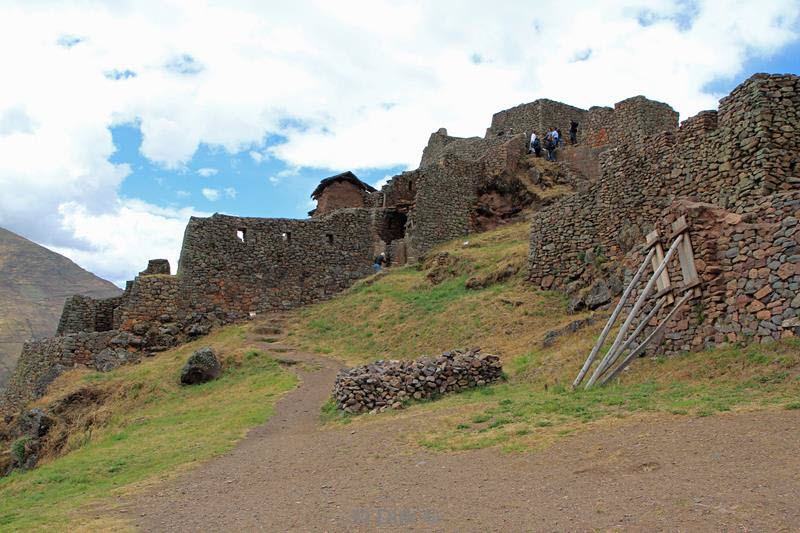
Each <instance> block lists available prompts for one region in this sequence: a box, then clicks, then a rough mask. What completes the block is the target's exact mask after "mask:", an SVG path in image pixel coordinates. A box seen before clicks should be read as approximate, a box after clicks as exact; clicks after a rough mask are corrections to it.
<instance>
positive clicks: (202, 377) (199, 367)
mask: <svg viewBox="0 0 800 533" xmlns="http://www.w3.org/2000/svg"><path fill="white" fill-rule="evenodd" d="M221 373H222V366H220V364H219V361H218V360H217V356H216V355H215V354H214V350H212V349H211V348H208V347H205V348H201V349H199V350H197V351H196V352H194V353H193V354H192V355H191V357H189V360H188V361H186V365H184V367H183V368H182V369H181V383H183V384H184V385H197V384H198V383H206V382H208V381H211V380H214V379H217V378H218V377H219V375H220V374H221Z"/></svg>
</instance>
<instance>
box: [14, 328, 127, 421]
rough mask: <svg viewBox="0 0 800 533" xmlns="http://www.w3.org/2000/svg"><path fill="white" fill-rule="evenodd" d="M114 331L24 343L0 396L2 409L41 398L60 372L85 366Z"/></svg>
mask: <svg viewBox="0 0 800 533" xmlns="http://www.w3.org/2000/svg"><path fill="white" fill-rule="evenodd" d="M118 333H119V332H118V331H113V330H112V331H104V332H94V333H76V334H73V335H66V336H61V337H51V338H49V339H43V340H37V341H29V342H26V343H25V345H24V346H23V348H22V354H20V357H19V361H18V362H17V366H16V368H15V369H14V373H13V374H12V375H11V379H10V380H9V382H8V386H7V387H6V389H5V390H4V391H3V395H2V397H0V405H1V406H3V407H4V408H19V407H22V406H23V405H25V404H26V403H28V402H29V401H31V400H34V399H36V398H39V397H41V396H42V395H43V394H44V392H45V390H46V389H47V386H48V385H49V384H50V383H51V382H52V381H53V380H54V379H55V378H57V377H58V376H59V375H60V374H61V373H62V372H64V371H65V370H67V369H70V368H72V367H74V366H76V365H79V364H82V365H87V364H89V363H90V362H91V360H92V356H93V355H94V354H96V353H99V352H101V351H102V350H103V349H104V348H106V347H107V346H108V345H109V343H110V341H111V339H112V338H113V337H114V336H115V335H117V334H118Z"/></svg>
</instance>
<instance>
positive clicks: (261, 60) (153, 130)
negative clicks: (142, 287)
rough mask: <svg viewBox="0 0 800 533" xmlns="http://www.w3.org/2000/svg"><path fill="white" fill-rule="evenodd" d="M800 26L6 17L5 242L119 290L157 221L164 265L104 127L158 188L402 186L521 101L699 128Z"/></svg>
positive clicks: (521, 6) (324, 13) (735, 11)
mask: <svg viewBox="0 0 800 533" xmlns="http://www.w3.org/2000/svg"><path fill="white" fill-rule="evenodd" d="M799 13H800V6H799V5H798V2H797V1H796V0H767V1H763V2H740V1H737V2H732V1H727V0H698V1H692V2H687V1H685V0H653V1H650V2H646V3H645V2H642V1H641V0H614V1H609V2H595V1H588V0H586V1H577V0H576V1H574V2H568V3H558V2H555V3H550V4H548V6H547V9H546V10H544V11H542V10H536V9H531V4H530V2H527V1H521V0H520V1H508V2H502V3H499V4H497V3H487V2H466V3H465V2H461V1H456V0H450V1H446V0H442V1H437V2H431V3H405V2H396V1H391V0H371V1H360V2H353V3H345V4H342V3H330V2H314V1H309V2H301V1H298V2H291V3H290V2H285V3H272V2H270V3H259V2H249V1H245V0H241V1H235V0H231V1H230V2H225V3H220V2H212V1H210V0H208V1H203V0H196V1H191V2H189V1H179V0H143V1H142V2H135V3H120V2H99V1H92V0H87V1H85V2H75V3H73V2H70V3H35V2H27V1H17V2H13V1H12V2H4V3H3V5H2V6H1V7H0V20H3V22H4V24H3V31H2V32H0V47H2V49H3V50H14V51H15V53H4V54H0V72H3V82H2V83H0V190H2V191H3V194H2V195H0V226H3V227H7V228H9V229H11V230H12V231H16V232H17V233H20V234H23V235H24V236H26V237H28V238H31V239H33V240H35V241H37V242H40V243H42V244H45V245H48V246H51V247H54V248H57V249H59V250H64V251H65V253H67V255H68V256H70V257H71V258H73V259H77V260H79V261H84V264H85V265H89V266H90V267H92V268H95V266H96V268H100V267H102V268H106V265H107V267H108V268H110V269H112V270H108V271H105V270H100V271H99V272H100V273H101V274H105V275H108V276H111V277H114V276H117V274H116V272H118V270H113V269H117V268H118V267H119V265H121V264H122V262H124V261H127V260H130V261H131V264H130V265H129V267H128V268H129V270H128V272H129V273H131V274H132V273H135V272H136V271H137V270H138V269H141V264H140V263H141V261H140V259H139V258H138V257H137V258H133V257H131V256H130V254H129V253H128V252H126V251H125V250H124V249H123V248H124V247H126V246H130V247H138V248H140V249H147V248H149V247H150V244H149V243H150V240H149V236H143V237H141V238H139V239H140V240H136V238H135V236H134V235H132V234H130V235H126V238H127V239H129V240H127V241H124V242H123V239H122V237H121V235H123V234H124V233H118V234H119V235H120V240H119V244H118V245H112V244H111V243H110V242H109V239H112V238H113V234H111V235H107V234H106V233H105V231H106V228H121V227H123V225H124V224H132V223H134V222H135V221H148V222H146V224H151V226H143V227H147V228H150V229H153V230H155V228H156V227H158V226H159V225H158V224H157V223H156V221H161V222H163V225H162V228H161V229H160V230H158V231H159V234H160V235H163V234H164V232H166V231H171V232H172V234H171V235H170V237H169V239H166V237H165V239H166V240H165V241H164V244H163V246H167V244H166V243H167V242H169V243H172V244H171V245H174V246H176V247H177V246H178V243H179V242H180V236H181V235H182V232H183V227H182V222H179V221H180V220H184V218H185V217H184V218H181V217H183V216H184V215H180V216H178V215H176V214H175V213H174V212H170V213H159V212H156V211H155V210H154V208H153V206H145V205H137V204H132V203H130V201H129V200H125V199H121V198H120V196H119V192H118V191H119V186H120V184H121V183H122V182H123V180H124V179H125V178H126V176H127V175H128V174H129V172H130V169H129V168H128V167H127V166H126V165H121V164H114V163H111V162H110V161H109V157H110V156H111V155H112V154H113V152H114V146H113V143H112V138H111V134H110V132H109V127H112V126H114V125H118V124H123V123H131V122H135V123H136V124H138V125H139V126H140V128H141V132H142V144H141V147H140V151H141V153H142V155H144V156H145V157H146V158H148V159H149V160H151V161H152V162H153V163H155V164H157V165H160V166H162V167H164V168H165V169H182V168H185V165H187V163H188V162H189V161H190V160H191V158H192V156H193V154H194V153H195V152H196V151H197V149H198V146H200V144H201V143H204V144H206V145H209V146H213V147H215V148H221V149H224V150H226V151H228V152H230V153H240V152H243V153H245V154H247V153H249V154H250V157H251V158H252V159H253V161H255V162H256V163H258V162H260V161H263V159H264V158H266V157H274V158H277V159H280V160H282V161H283V162H284V163H286V164H287V165H289V168H290V170H289V171H287V172H288V173H286V174H284V175H282V174H283V173H278V174H275V175H272V176H269V178H268V179H269V181H271V182H273V183H280V182H281V181H282V180H284V179H288V178H290V177H292V175H294V174H292V173H293V172H294V173H295V174H296V173H297V170H296V169H300V168H309V167H319V168H329V169H347V168H352V169H354V170H358V169H363V168H378V167H388V166H406V167H410V168H413V167H415V166H416V165H417V164H418V162H419V158H420V155H421V151H422V148H423V146H424V145H425V143H426V141H427V138H428V135H429V134H430V132H432V131H435V130H436V129H438V128H439V127H442V126H445V127H447V128H448V131H449V132H450V133H451V134H454V135H465V136H467V135H481V134H482V133H483V131H484V130H485V128H486V127H487V126H488V124H489V121H490V119H491V115H492V113H494V112H496V111H498V110H500V109H505V108H508V107H511V106H513V105H516V104H519V103H522V102H529V101H531V100H534V99H536V98H552V99H556V100H560V101H564V102H567V103H571V104H573V105H578V106H581V107H589V106H592V105H611V104H613V103H614V102H616V101H619V100H621V99H623V98H626V97H629V96H632V95H636V94H644V95H646V96H648V97H650V98H653V99H657V100H661V101H665V102H669V103H670V104H672V105H673V106H674V107H675V108H676V109H677V110H679V111H680V112H681V114H682V118H686V117H687V116H689V115H691V114H694V113H696V112H698V111H700V110H702V109H708V108H713V107H715V106H716V103H717V99H718V98H719V97H720V96H721V95H716V94H709V93H708V92H706V91H705V90H704V88H705V87H706V86H707V85H708V84H709V82H712V81H714V80H717V79H719V78H726V77H731V76H734V75H736V74H738V73H739V71H740V70H741V68H742V67H743V65H744V63H745V61H747V60H748V59H750V58H753V57H765V56H768V55H770V54H773V53H775V52H777V51H779V50H780V49H781V48H782V47H783V46H785V45H786V44H788V43H790V42H792V41H793V40H796V39H797V37H798V35H797V23H798V17H799V16H800V15H799ZM142 36H147V38H146V39H144V38H142ZM32 66H35V67H32ZM274 139H279V140H280V143H279V144H275V142H274ZM267 140H270V141H269V142H267ZM254 154H256V155H254ZM207 191H214V192H212V193H211V195H212V196H214V198H215V199H217V198H219V197H220V194H224V195H227V196H229V197H231V196H230V193H228V192H226V191H225V190H224V189H223V190H222V192H220V190H218V189H206V190H203V195H204V196H205V197H207V198H208V194H206V192H207ZM234 194H235V193H234ZM87 221H89V222H87ZM99 222H102V223H99ZM136 223H138V222H136ZM142 224H145V222H142ZM134 225H135V224H134ZM160 246H161V245H160ZM98 250H102V253H101V252H99V251H98ZM154 250H157V251H158V252H159V253H161V251H162V250H161V249H156V248H154ZM163 252H164V253H163V254H161V255H167V253H166V250H163ZM175 254H177V249H176V250H175V251H174V252H173V256H174V255H175ZM146 255H150V256H153V255H159V254H156V253H147V254H146ZM87 261H89V262H87ZM112 263H113V264H112ZM93 265H95V266H93ZM106 272H107V273H106ZM114 279H116V278H114Z"/></svg>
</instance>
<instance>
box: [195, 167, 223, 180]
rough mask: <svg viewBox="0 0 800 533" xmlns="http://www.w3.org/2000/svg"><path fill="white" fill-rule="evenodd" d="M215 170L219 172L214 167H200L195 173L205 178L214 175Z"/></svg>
mask: <svg viewBox="0 0 800 533" xmlns="http://www.w3.org/2000/svg"><path fill="white" fill-rule="evenodd" d="M217 172H219V170H217V169H216V168H201V169H198V170H197V173H198V174H200V175H201V176H203V177H205V178H207V177H209V176H214V175H215V174H216V173H217Z"/></svg>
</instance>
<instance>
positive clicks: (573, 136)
mask: <svg viewBox="0 0 800 533" xmlns="http://www.w3.org/2000/svg"><path fill="white" fill-rule="evenodd" d="M569 142H570V143H572V144H578V123H577V122H575V121H574V120H571V121H570V122H569Z"/></svg>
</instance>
